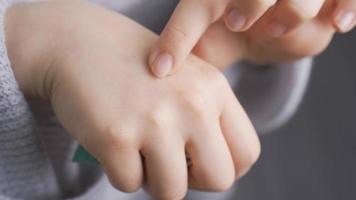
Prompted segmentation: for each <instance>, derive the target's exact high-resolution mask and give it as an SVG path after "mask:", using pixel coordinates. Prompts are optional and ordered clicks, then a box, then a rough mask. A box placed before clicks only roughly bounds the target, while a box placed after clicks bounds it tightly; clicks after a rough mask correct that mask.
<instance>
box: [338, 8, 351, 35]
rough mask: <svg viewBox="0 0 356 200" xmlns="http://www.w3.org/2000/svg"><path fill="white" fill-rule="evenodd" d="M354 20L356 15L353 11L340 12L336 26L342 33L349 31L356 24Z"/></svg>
mask: <svg viewBox="0 0 356 200" xmlns="http://www.w3.org/2000/svg"><path fill="white" fill-rule="evenodd" d="M354 18H355V15H354V13H353V12H351V11H344V12H340V13H339V14H338V15H337V16H336V18H335V23H336V26H337V27H338V28H339V29H340V30H341V31H348V30H350V29H351V28H352V24H353V23H354Z"/></svg>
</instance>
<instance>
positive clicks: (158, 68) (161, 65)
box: [150, 53, 174, 78]
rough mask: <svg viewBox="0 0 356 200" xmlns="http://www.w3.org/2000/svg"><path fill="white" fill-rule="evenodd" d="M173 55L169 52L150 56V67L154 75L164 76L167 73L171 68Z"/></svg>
mask: <svg viewBox="0 0 356 200" xmlns="http://www.w3.org/2000/svg"><path fill="white" fill-rule="evenodd" d="M173 63H174V62H173V56H172V55H171V54H169V53H160V54H158V56H156V57H155V58H152V62H151V64H150V67H151V69H152V72H153V74H154V75H156V76H157V77H158V78H164V77H166V76H168V75H169V73H170V72H171V71H172V68H173Z"/></svg>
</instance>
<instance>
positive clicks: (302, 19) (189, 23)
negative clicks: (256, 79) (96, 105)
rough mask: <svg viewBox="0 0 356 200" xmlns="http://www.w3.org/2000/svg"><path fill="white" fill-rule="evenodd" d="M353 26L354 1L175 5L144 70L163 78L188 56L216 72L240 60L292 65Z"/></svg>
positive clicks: (190, 1)
mask: <svg viewBox="0 0 356 200" xmlns="http://www.w3.org/2000/svg"><path fill="white" fill-rule="evenodd" d="M355 24H356V1H355V0H181V1H180V2H179V4H178V6H177V8H176V10H175V11H174V13H173V15H172V17H171V19H170V20H169V23H168V24H167V26H166V27H165V28H164V30H163V32H162V33H161V35H160V38H159V40H158V42H157V43H156V44H155V46H154V47H153V48H152V50H151V52H150V55H149V57H148V64H149V65H150V68H151V70H152V72H153V74H155V75H156V76H157V77H166V76H167V75H171V74H174V73H175V72H176V71H177V70H179V68H180V66H181V63H182V62H183V61H184V60H185V59H186V57H187V56H188V55H189V54H190V53H192V50H194V51H193V52H194V53H195V54H196V55H198V56H199V57H201V58H203V59H204V60H207V61H209V62H212V64H214V65H219V66H220V65H222V64H231V63H234V62H237V61H239V60H241V59H246V60H249V61H253V62H256V61H257V62H260V63H267V62H273V63H280V62H286V61H294V60H296V59H299V58H303V57H308V56H314V55H317V54H319V53H320V52H322V51H323V50H324V49H325V47H326V46H327V45H328V44H329V42H330V39H331V37H332V36H333V34H334V33H335V32H341V33H345V32H348V31H350V30H351V29H353V27H354V26H355ZM211 36H214V37H211ZM215 36H216V37H217V38H215ZM222 36H224V38H223V37H222ZM217 47H219V48H222V49H223V50H221V49H219V48H217ZM216 50H218V51H216ZM207 53H209V56H206V54H207ZM219 57H220V58H219ZM217 59H218V60H219V61H218V62H217V63H215V61H216V60H217ZM220 60H221V61H220ZM221 67H227V65H224V66H221Z"/></svg>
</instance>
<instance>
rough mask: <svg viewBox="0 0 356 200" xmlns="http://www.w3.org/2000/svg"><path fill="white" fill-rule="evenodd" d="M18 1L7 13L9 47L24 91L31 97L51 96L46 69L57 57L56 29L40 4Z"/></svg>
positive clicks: (6, 32)
mask: <svg viewBox="0 0 356 200" xmlns="http://www.w3.org/2000/svg"><path fill="white" fill-rule="evenodd" d="M38 4H39V3H31V4H16V5H13V6H11V7H10V8H8V10H7V11H6V13H5V20H4V29H5V39H6V41H5V42H6V48H7V52H8V57H9V60H10V62H11V67H12V70H13V72H14V75H15V78H16V80H17V82H18V84H19V87H20V89H21V91H22V92H23V93H24V94H25V95H28V96H31V97H47V95H46V91H45V81H46V72H47V70H48V67H49V65H50V63H51V62H52V60H53V53H52V52H53V51H52V49H53V48H51V45H50V41H51V40H52V39H53V38H52V37H53V35H51V33H52V34H53V31H48V30H51V29H50V27H49V24H48V23H46V20H47V19H46V16H45V15H43V14H42V13H41V12H37V10H38V9H37V8H36V7H37V5H38Z"/></svg>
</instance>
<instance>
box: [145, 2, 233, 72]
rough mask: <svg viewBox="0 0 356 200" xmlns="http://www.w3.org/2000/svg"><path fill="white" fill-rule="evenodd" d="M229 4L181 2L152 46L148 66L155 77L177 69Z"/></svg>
mask: <svg viewBox="0 0 356 200" xmlns="http://www.w3.org/2000/svg"><path fill="white" fill-rule="evenodd" d="M228 2H229V0H222V1H216V0H181V1H180V3H179V4H178V6H177V8H176V9H175V11H174V13H173V15H172V17H171V19H170V20H169V22H168V24H167V26H166V27H165V28H164V30H163V32H162V33H161V36H160V38H159V40H158V43H157V44H156V46H155V47H154V48H153V49H152V51H151V53H150V56H149V66H150V68H151V70H152V72H153V74H155V75H156V76H157V77H165V76H167V75H169V74H171V73H173V72H174V71H176V70H177V68H179V66H180V64H181V63H182V62H183V61H184V60H185V59H186V58H187V56H188V55H189V54H190V52H191V51H192V49H193V47H194V46H195V45H196V43H197V42H198V41H199V39H200V37H201V36H202V35H203V34H204V32H205V31H206V29H207V28H208V27H209V25H210V24H211V23H213V22H215V21H216V20H217V19H219V17H221V16H222V15H223V13H224V10H225V8H226V6H227V4H228Z"/></svg>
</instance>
